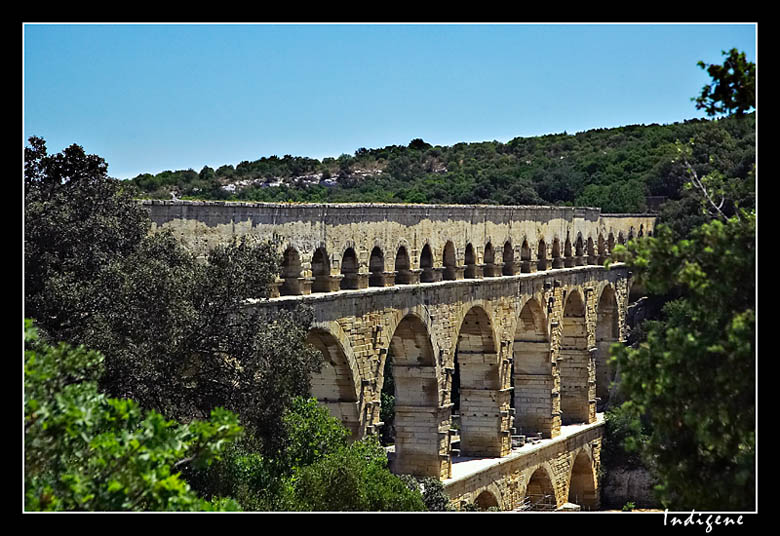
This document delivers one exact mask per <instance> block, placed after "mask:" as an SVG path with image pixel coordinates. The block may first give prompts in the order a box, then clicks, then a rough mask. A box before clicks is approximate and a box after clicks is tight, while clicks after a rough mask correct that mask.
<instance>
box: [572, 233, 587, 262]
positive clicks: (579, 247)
mask: <svg viewBox="0 0 780 536" xmlns="http://www.w3.org/2000/svg"><path fill="white" fill-rule="evenodd" d="M584 250H585V243H584V242H583V240H582V235H581V234H580V233H577V240H576V241H575V242H574V264H575V266H582V265H583V264H585V260H584V258H583V255H584Z"/></svg>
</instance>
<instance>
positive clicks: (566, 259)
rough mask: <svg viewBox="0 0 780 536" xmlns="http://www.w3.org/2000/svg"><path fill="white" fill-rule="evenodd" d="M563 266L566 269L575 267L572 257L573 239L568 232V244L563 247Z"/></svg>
mask: <svg viewBox="0 0 780 536" xmlns="http://www.w3.org/2000/svg"><path fill="white" fill-rule="evenodd" d="M563 266H564V268H571V267H572V266H574V258H573V257H572V255H571V239H570V238H569V232H568V231H567V232H566V242H565V243H564V245H563Z"/></svg>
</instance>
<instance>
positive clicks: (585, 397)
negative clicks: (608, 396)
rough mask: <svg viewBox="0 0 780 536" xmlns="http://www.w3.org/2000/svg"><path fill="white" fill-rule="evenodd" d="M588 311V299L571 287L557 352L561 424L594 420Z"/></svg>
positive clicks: (564, 309)
mask: <svg viewBox="0 0 780 536" xmlns="http://www.w3.org/2000/svg"><path fill="white" fill-rule="evenodd" d="M585 313H586V307H585V300H584V299H583V297H582V295H581V294H580V292H579V290H576V289H575V290H572V291H570V292H569V295H568V296H567V297H566V301H565V305H564V308H563V318H562V322H561V341H560V351H559V353H558V371H559V374H560V385H561V391H560V392H561V395H560V397H561V422H562V424H574V423H582V422H586V423H589V422H592V421H591V413H592V412H591V405H592V403H591V401H593V403H595V400H594V398H595V393H592V396H591V388H590V387H591V384H590V380H591V374H592V372H593V367H592V364H591V359H590V352H589V351H588V330H587V322H586V319H585ZM593 412H594V413H595V406H593Z"/></svg>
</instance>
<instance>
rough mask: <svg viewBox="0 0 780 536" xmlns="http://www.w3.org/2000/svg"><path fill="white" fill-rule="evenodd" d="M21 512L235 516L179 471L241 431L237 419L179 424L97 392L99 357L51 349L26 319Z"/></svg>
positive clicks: (214, 415) (215, 414) (221, 416)
mask: <svg viewBox="0 0 780 536" xmlns="http://www.w3.org/2000/svg"><path fill="white" fill-rule="evenodd" d="M24 357H25V360H24V364H25V366H24V395H25V396H24V410H25V411H24V424H25V441H24V446H25V452H24V454H25V508H26V509H27V510H60V511H61V510H90V511H96V510H108V511H122V510H137V511H144V510H146V511H148V510H165V511H173V510H178V511H180V510H187V511H190V510H225V509H227V510H236V509H238V508H239V507H238V503H236V502H235V501H233V500H232V499H223V498H216V497H215V498H214V499H213V500H212V501H206V500H204V499H202V498H200V497H199V496H198V495H197V494H196V493H195V492H193V491H192V490H191V489H190V486H189V485H188V484H187V482H186V481H185V480H184V479H183V478H182V477H181V473H180V467H182V466H186V465H192V466H195V467H204V466H207V465H209V464H210V463H211V462H212V461H213V460H215V459H218V458H219V456H220V454H221V453H222V452H223V451H224V450H225V448H226V447H227V446H228V445H229V444H231V443H232V442H233V441H235V440H236V439H237V438H238V437H239V436H240V434H241V433H242V429H241V427H240V426H239V425H238V418H237V416H236V415H235V414H233V413H231V412H228V411H225V410H223V409H221V408H215V409H214V410H213V411H212V412H211V415H210V418H209V420H204V421H199V420H195V421H192V422H190V423H189V424H186V425H182V424H179V423H177V422H175V421H171V420H168V419H166V418H164V417H163V416H162V415H161V414H159V413H158V412H156V411H142V410H141V409H140V408H139V407H138V405H137V404H136V403H135V402H133V401H132V400H127V399H117V398H108V397H106V396H105V395H104V394H102V393H100V392H99V390H98V386H97V379H98V378H99V377H100V374H101V372H102V371H101V368H102V364H103V356H102V355H101V354H99V353H98V352H95V351H94V350H87V349H86V348H84V347H83V346H79V347H71V346H69V345H67V344H64V343H60V344H57V345H48V344H45V343H43V342H42V341H41V340H40V339H39V336H38V333H37V330H36V329H35V327H34V326H33V324H32V321H30V320H25V354H24Z"/></svg>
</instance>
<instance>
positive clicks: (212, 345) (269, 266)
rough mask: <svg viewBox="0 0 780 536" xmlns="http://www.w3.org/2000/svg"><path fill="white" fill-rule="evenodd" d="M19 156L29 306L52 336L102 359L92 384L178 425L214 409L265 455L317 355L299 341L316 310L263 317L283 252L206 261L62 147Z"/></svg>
mask: <svg viewBox="0 0 780 536" xmlns="http://www.w3.org/2000/svg"><path fill="white" fill-rule="evenodd" d="M30 142H31V145H32V147H31V148H30V149H28V151H27V152H26V154H27V157H28V160H27V161H26V162H25V284H26V288H25V291H26V294H25V304H26V313H27V315H28V316H30V317H35V318H36V320H38V319H40V320H38V321H39V323H40V325H41V327H42V328H43V331H44V332H45V333H46V334H47V336H48V337H49V338H50V339H51V340H63V341H66V342H69V343H71V344H74V345H79V344H84V345H86V346H88V347H90V348H94V349H95V350H98V351H100V352H101V353H103V355H105V367H104V374H103V375H102V377H101V379H100V385H101V389H103V391H104V392H105V393H106V394H108V395H109V396H114V397H119V398H132V399H133V400H135V401H136V402H138V403H139V404H140V405H141V407H143V408H145V409H155V410H157V411H159V412H161V413H163V414H164V415H165V416H166V417H168V418H175V419H177V420H180V421H182V422H187V421H189V420H191V419H193V418H207V417H208V415H209V414H210V412H211V410H212V409H213V408H215V407H220V406H221V407H225V408H228V409H230V410H232V411H235V412H237V413H240V414H241V417H242V423H243V424H244V425H245V426H246V427H247V428H250V429H252V430H253V432H254V433H255V435H256V436H257V437H258V439H261V440H263V441H265V442H266V443H267V444H268V448H271V449H273V448H274V446H275V443H276V442H278V441H279V440H280V438H279V437H278V434H277V433H276V430H277V429H278V428H279V426H280V420H281V418H282V415H283V414H284V410H285V408H286V407H287V406H288V405H289V404H290V403H291V401H292V399H293V398H294V397H295V396H304V395H307V394H308V392H309V375H310V373H311V372H313V371H316V370H318V367H319V363H320V361H321V356H320V355H319V353H318V352H317V351H316V350H314V349H313V348H311V347H309V346H307V345H306V344H305V337H306V332H307V330H308V327H309V324H310V322H311V312H310V311H307V310H305V309H303V308H299V309H296V310H292V311H287V310H280V311H274V312H261V311H260V310H256V309H252V308H250V307H247V301H248V300H249V299H253V298H263V297H265V296H267V295H268V284H269V283H270V281H272V280H273V279H274V278H275V275H276V273H277V272H278V267H279V262H280V259H279V256H278V254H277V253H276V249H275V246H274V245H273V244H270V243H265V242H255V241H250V240H248V239H241V240H236V241H234V242H233V243H231V244H226V245H223V246H219V247H217V248H214V249H213V250H212V251H211V252H209V254H208V256H207V258H206V259H205V262H202V261H201V260H199V259H197V258H196V256H195V254H194V253H192V252H190V251H188V250H186V249H184V247H183V246H182V245H181V244H180V243H179V242H178V241H177V240H176V239H175V238H174V237H173V236H172V235H170V234H167V233H162V232H158V233H151V234H150V228H151V223H150V221H149V218H148V214H146V213H145V211H144V209H143V207H142V206H141V205H140V204H139V203H137V202H136V201H134V200H133V199H132V197H131V196H130V194H129V193H128V192H127V191H126V190H125V189H124V188H123V185H122V184H121V183H120V182H119V181H116V180H113V179H110V178H109V177H107V175H106V169H107V166H106V165H105V163H104V162H103V160H102V159H100V158H99V157H95V156H94V155H85V154H84V152H83V150H82V149H81V148H79V147H78V146H71V147H70V148H68V149H66V151H65V152H64V153H63V154H61V155H53V156H48V155H47V154H46V151H45V144H44V143H43V140H40V139H37V138H31V139H30Z"/></svg>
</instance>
